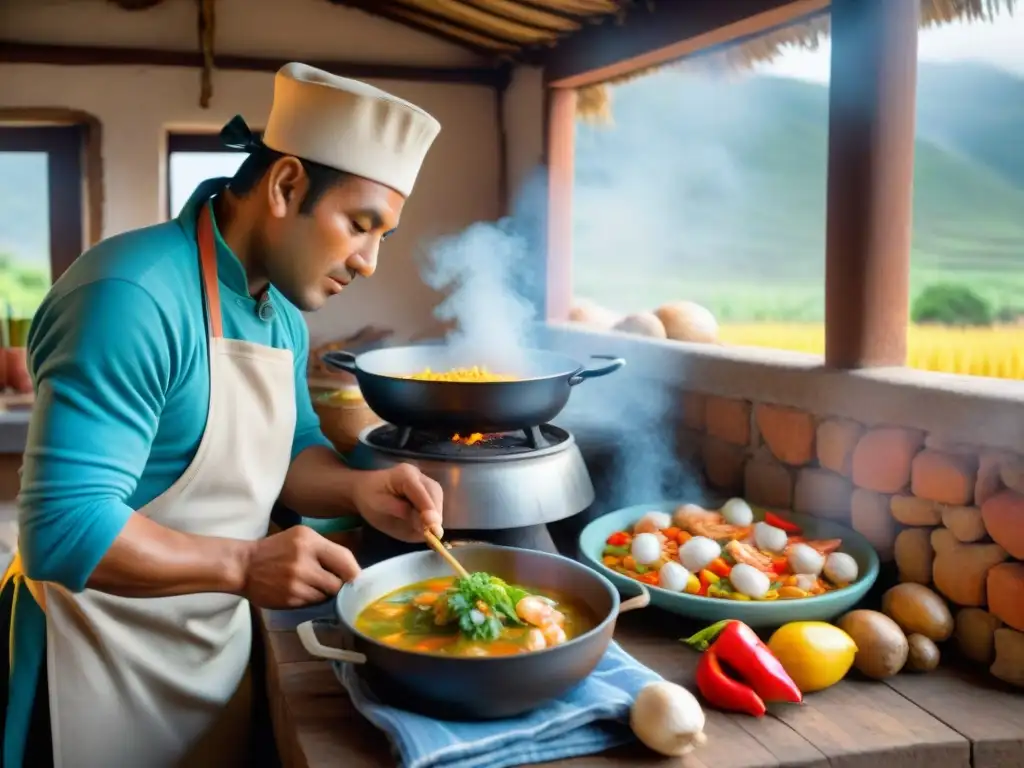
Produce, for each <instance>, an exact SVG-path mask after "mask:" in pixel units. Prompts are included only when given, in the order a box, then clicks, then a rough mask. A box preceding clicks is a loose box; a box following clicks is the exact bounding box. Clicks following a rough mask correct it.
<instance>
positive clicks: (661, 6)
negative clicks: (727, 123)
mask: <svg viewBox="0 0 1024 768" xmlns="http://www.w3.org/2000/svg"><path fill="white" fill-rule="evenodd" d="M828 6H829V0H728V2H722V1H721V0H691V1H690V2H686V3H683V2H664V1H663V2H659V3H657V4H655V5H653V6H648V5H647V4H639V3H638V4H636V5H634V6H632V7H631V8H630V9H629V10H628V12H627V13H626V16H625V20H624V22H623V23H622V24H618V23H616V22H615V20H614V19H608V20H606V21H605V22H604V23H602V24H600V25H594V26H588V27H585V28H584V29H581V30H580V31H579V32H576V33H575V34H573V35H572V36H570V37H567V38H566V39H564V40H562V41H561V42H560V43H559V45H558V47H557V48H554V49H552V50H551V51H549V52H548V53H547V55H546V56H544V60H543V64H544V68H545V79H546V80H547V82H548V84H549V85H552V86H555V87H562V88H579V87H583V86H586V85H594V84H595V83H600V82H604V81H607V80H610V79H613V78H615V77H620V76H622V75H624V74H627V73H629V72H632V71H636V70H639V69H646V68H649V67H655V66H659V65H661V64H665V63H668V62H671V61H675V60H678V59H682V58H685V57H686V56H689V55H692V54H694V53H697V52H699V51H705V50H708V49H710V48H714V47H716V46H720V45H727V44H730V43H735V42H738V41H739V40H742V39H744V38H747V37H754V36H757V35H760V34H763V33H764V32H766V31H768V30H770V29H776V28H779V27H784V26H788V25H789V24H793V23H796V22H798V21H801V20H803V19H806V18H808V17H811V16H814V15H816V14H819V13H822V12H825V11H827V9H828Z"/></svg>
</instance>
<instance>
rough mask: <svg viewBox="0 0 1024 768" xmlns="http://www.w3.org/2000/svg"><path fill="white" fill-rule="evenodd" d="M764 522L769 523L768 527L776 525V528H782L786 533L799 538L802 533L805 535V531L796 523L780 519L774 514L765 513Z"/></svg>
mask: <svg viewBox="0 0 1024 768" xmlns="http://www.w3.org/2000/svg"><path fill="white" fill-rule="evenodd" d="M764 521H765V522H766V523H768V525H774V526H775V527H776V528H781V529H782V530H784V531H785V532H786V533H792V534H794V535H796V536H799V535H800V534H801V533H803V529H802V528H801V527H800V526H799V525H797V524H796V523H791V522H790V521H789V520H786V519H785V518H782V517H779V516H778V515H776V514H775V513H774V512H765V513H764Z"/></svg>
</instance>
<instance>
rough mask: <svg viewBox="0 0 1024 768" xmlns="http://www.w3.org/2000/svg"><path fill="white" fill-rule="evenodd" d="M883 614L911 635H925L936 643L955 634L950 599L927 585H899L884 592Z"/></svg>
mask: <svg viewBox="0 0 1024 768" xmlns="http://www.w3.org/2000/svg"><path fill="white" fill-rule="evenodd" d="M882 613H884V614H885V615H886V616H888V617H889V618H891V619H892V620H893V621H895V622H896V623H897V624H898V625H899V626H900V628H901V629H902V630H903V631H904V632H906V633H907V634H914V633H917V634H919V635H924V636H925V637H927V638H928V639H929V640H931V641H932V642H935V643H939V642H942V641H943V640H948V639H949V636H950V635H952V634H953V614H951V613H950V612H949V607H948V606H947V605H946V601H945V600H943V599H942V598H941V597H939V596H938V595H937V594H935V593H934V592H932V591H931V590H930V589H929V588H928V587H926V586H924V585H923V584H913V583H905V584H897V585H896V586H895V587H893V588H892V589H890V590H888V591H887V592H886V593H885V594H884V595H882Z"/></svg>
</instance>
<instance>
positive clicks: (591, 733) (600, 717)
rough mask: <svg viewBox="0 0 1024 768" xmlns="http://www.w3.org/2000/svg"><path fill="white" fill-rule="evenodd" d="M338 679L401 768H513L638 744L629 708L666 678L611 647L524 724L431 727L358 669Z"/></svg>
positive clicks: (344, 669) (340, 668)
mask: <svg viewBox="0 0 1024 768" xmlns="http://www.w3.org/2000/svg"><path fill="white" fill-rule="evenodd" d="M334 673H335V674H336V675H337V677H338V679H339V680H340V681H341V684H342V685H343V686H345V688H346V689H347V690H348V693H349V696H350V697H351V699H352V704H353V705H354V706H355V708H356V709H358V710H359V712H360V713H362V715H363V717H365V718H366V719H367V720H369V721H370V722H371V723H373V724H374V725H375V726H377V727H378V728H380V729H381V730H382V731H384V733H385V734H387V737H388V739H389V740H390V742H391V746H392V749H393V750H394V752H395V756H396V758H397V759H398V761H399V765H400V766H401V768H510V767H511V766H517V765H527V764H530V763H544V762H548V761H550V760H564V759H568V758H570V757H579V756H581V755H592V754H595V753H597V752H603V751H604V750H606V749H611V748H613V747H617V746H619V745H621V744H625V743H627V742H630V741H632V740H633V735H632V732H631V731H630V729H629V708H630V707H631V706H632V704H633V699H634V698H636V694H637V693H638V692H639V691H640V689H641V688H643V687H644V686H645V685H646V684H647V683H651V682H655V681H657V680H660V679H661V676H660V675H658V674H657V673H655V672H653V671H652V670H650V669H648V668H647V667H645V666H643V665H642V664H641V663H640V662H638V661H637V660H636V659H634V658H633V657H632V656H630V655H629V654H628V653H626V652H625V651H624V650H622V648H620V647H619V645H618V644H617V643H615V642H612V643H611V645H609V646H608V651H607V653H606V654H605V655H604V658H603V659H601V662H600V663H599V664H598V665H597V668H596V669H595V670H594V671H593V672H592V673H591V675H590V677H588V678H587V679H586V680H584V681H583V682H582V683H581V684H580V685H578V686H576V688H574V689H573V690H571V691H570V692H569V693H567V694H565V695H564V696H563V697H562V698H560V699H558V700H556V701H553V702H551V703H550V704H547V705H545V706H544V707H542V708H540V709H537V710H534V711H533V712H530V713H528V714H526V715H522V716H520V717H515V718H510V719H508V720H494V721H489V722H475V723H465V722H448V721H441V720H432V719H431V718H429V717H424V716H422V715H417V714H415V713H413V712H406V711H404V710H400V709H396V708H394V707H390V706H387V705H386V704H382V703H381V702H379V701H378V700H377V699H376V698H375V697H374V695H373V694H372V693H371V692H370V690H369V689H368V688H367V686H366V685H365V683H364V682H363V680H362V678H360V677H359V675H358V674H357V673H356V672H355V670H354V669H353V668H352V665H351V664H344V663H340V662H335V663H334Z"/></svg>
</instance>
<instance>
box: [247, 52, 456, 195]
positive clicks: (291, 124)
mask: <svg viewBox="0 0 1024 768" xmlns="http://www.w3.org/2000/svg"><path fill="white" fill-rule="evenodd" d="M440 131H441V124H440V123H439V122H438V121H437V120H435V119H434V118H433V117H432V116H431V115H429V114H428V113H426V112H424V111H423V110H422V109H420V108H419V107H417V106H416V105H415V104H410V103H409V102H407V101H403V100H402V99H399V98H397V97H395V96H392V95H391V94H390V93H387V92H386V91H382V90H380V89H379V88H374V87H373V86H371V85H367V84H366V83H361V82H359V81H358V80H350V79H349V78H346V77H338V76H337V75H332V74H331V73H330V72H324V71H323V70H321V69H316V68H315V67H310V66H307V65H305V64H298V63H294V62H293V63H291V64H285V65H284V66H283V67H281V69H280V70H278V72H277V75H276V76H275V77H274V104H273V106H272V107H271V110H270V118H269V119H268V120H267V128H266V131H264V133H263V143H264V144H265V145H266V146H267V147H269V148H270V149H273V150H276V151H277V152H280V153H282V154H285V155H294V156H296V157H299V158H302V159H304V160H311V161H313V162H314V163H319V164H320V165H326V166H328V167H330V168H336V169H338V170H339V171H345V172H346V173H351V174H354V175H356V176H362V177H363V178H366V179H370V180H371V181H376V182H378V183H380V184H383V185H385V186H387V187H391V188H392V189H394V190H395V191H397V192H400V193H402V194H403V195H405V196H408V195H409V193H410V192H412V188H413V185H414V184H415V182H416V177H417V175H418V174H419V172H420V166H421V165H422V164H423V158H424V157H425V156H426V154H427V150H428V149H430V145H431V144H433V142H434V139H435V138H436V137H437V134H438V133H439V132H440Z"/></svg>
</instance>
